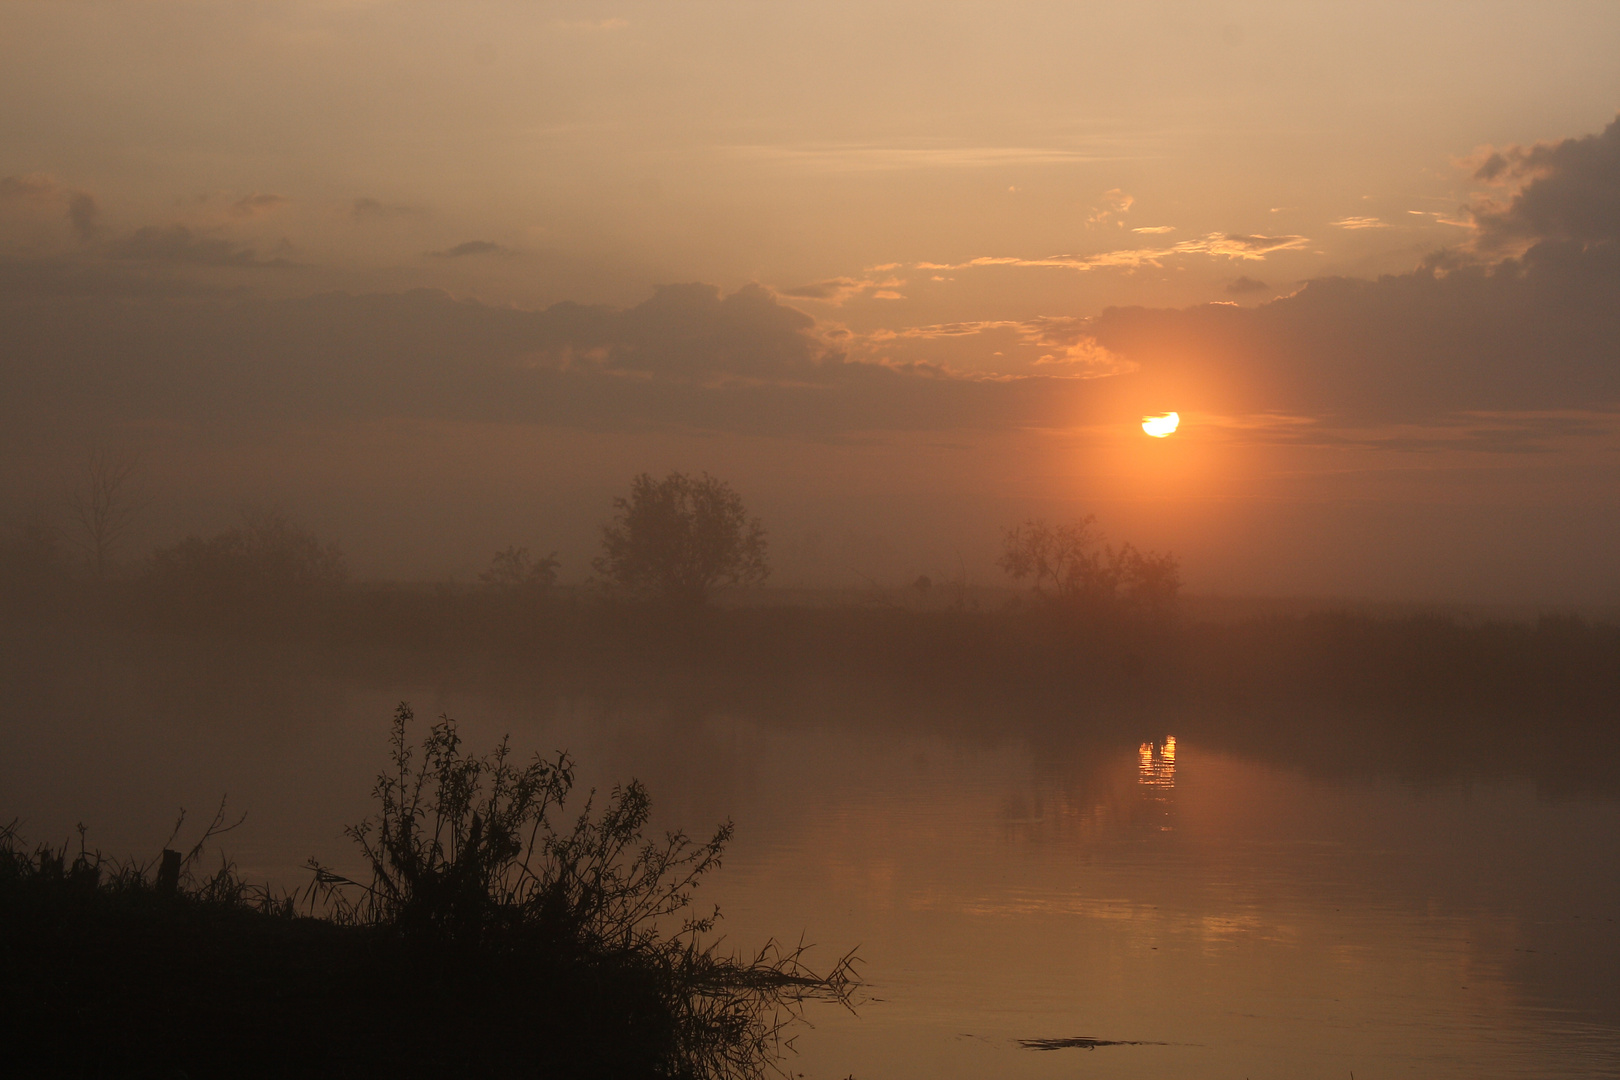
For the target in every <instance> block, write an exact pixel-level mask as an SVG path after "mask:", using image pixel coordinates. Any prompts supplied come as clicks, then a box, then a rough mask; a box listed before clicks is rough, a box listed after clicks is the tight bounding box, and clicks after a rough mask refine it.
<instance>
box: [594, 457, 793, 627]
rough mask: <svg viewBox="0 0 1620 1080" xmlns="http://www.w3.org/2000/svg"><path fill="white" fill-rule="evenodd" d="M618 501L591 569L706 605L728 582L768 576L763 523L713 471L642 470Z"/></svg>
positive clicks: (655, 593)
mask: <svg viewBox="0 0 1620 1080" xmlns="http://www.w3.org/2000/svg"><path fill="white" fill-rule="evenodd" d="M613 505H614V507H615V509H617V511H618V513H617V514H616V515H615V516H614V518H613V520H612V521H610V522H608V524H606V525H605V526H603V527H602V554H601V556H599V557H598V558H597V559H595V560H594V561H593V562H592V563H591V566H592V567H593V568H594V569H595V570H596V572H597V573H598V574H601V575H602V577H603V578H605V579H606V580H607V581H609V582H611V583H612V584H614V585H616V586H618V587H620V588H622V589H625V590H626V591H628V592H631V593H634V594H637V595H641V596H647V597H654V598H658V599H663V600H668V601H672V602H675V603H682V604H701V603H703V602H704V601H705V600H707V599H708V597H709V595H710V594H711V593H713V592H714V590H715V589H716V588H719V587H720V586H722V585H755V584H758V583H759V582H761V581H764V580H765V578H766V576H767V575H769V573H770V567H769V566H768V565H767V564H766V562H765V528H764V526H762V525H761V524H760V522H759V519H758V518H753V519H750V518H749V517H748V513H747V511H746V510H744V509H743V502H742V496H740V495H738V494H737V493H736V492H735V491H733V490H732V489H731V485H729V484H727V483H726V482H725V481H723V480H719V479H716V478H715V477H712V476H710V475H709V474H708V473H704V474H703V475H702V477H700V478H697V479H693V478H692V477H689V476H687V475H685V474H684V473H678V472H674V473H670V474H669V475H668V476H666V477H665V478H664V479H662V480H654V479H653V478H652V477H651V476H650V475H648V474H647V473H642V474H641V475H640V476H638V477H636V478H635V479H634V480H632V481H631V482H630V495H629V497H627V498H618V499H614V500H613Z"/></svg>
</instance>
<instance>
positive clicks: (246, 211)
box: [230, 191, 289, 218]
mask: <svg viewBox="0 0 1620 1080" xmlns="http://www.w3.org/2000/svg"><path fill="white" fill-rule="evenodd" d="M288 201H289V200H287V199H286V198H285V197H283V196H281V195H271V194H269V193H268V192H262V191H255V192H253V193H252V194H251V195H244V196H242V197H241V198H240V199H237V200H236V201H235V202H233V203H232V204H231V211H230V212H231V216H232V217H239V218H255V217H263V216H264V215H266V214H272V213H274V212H275V211H277V210H279V209H281V208H282V207H283V206H286V205H287V203H288Z"/></svg>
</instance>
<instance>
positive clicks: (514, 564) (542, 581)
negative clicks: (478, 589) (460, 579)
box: [478, 546, 562, 592]
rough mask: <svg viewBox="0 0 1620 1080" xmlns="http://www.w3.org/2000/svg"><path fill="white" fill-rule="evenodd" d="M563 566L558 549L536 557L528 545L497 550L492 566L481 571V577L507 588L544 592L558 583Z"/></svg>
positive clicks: (490, 584) (485, 582)
mask: <svg viewBox="0 0 1620 1080" xmlns="http://www.w3.org/2000/svg"><path fill="white" fill-rule="evenodd" d="M561 565H562V564H561V563H559V562H558V561H557V553H556V552H555V551H553V552H552V553H551V554H550V555H547V556H546V557H545V558H543V559H536V558H535V557H534V556H532V555H530V554H529V549H528V548H521V547H515V546H514V547H509V548H507V549H506V550H505V551H497V552H496V553H495V556H494V558H492V559H490V560H489V569H488V570H485V571H484V572H483V573H481V574H479V575H478V580H479V581H482V582H483V583H484V584H485V585H488V586H489V587H490V588H492V589H500V590H503V591H513V592H515V591H525V592H529V591H543V590H545V589H549V588H551V587H552V586H553V585H555V584H557V567H559V566H561Z"/></svg>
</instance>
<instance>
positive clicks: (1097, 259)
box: [914, 233, 1310, 271]
mask: <svg viewBox="0 0 1620 1080" xmlns="http://www.w3.org/2000/svg"><path fill="white" fill-rule="evenodd" d="M1308 243H1310V239H1309V238H1308V237H1304V236H1258V235H1245V234H1239V233H1209V234H1207V235H1205V236H1201V237H1199V238H1198V239H1196V240H1183V241H1182V242H1181V243H1179V244H1174V245H1172V246H1170V247H1163V248H1126V249H1123V250H1119V251H1105V252H1102V253H1100V254H1097V255H1048V256H1046V257H1044V258H1039V259H1028V258H1022V257H1019V256H1012V255H985V256H981V257H980V258H977V259H969V260H968V261H967V262H961V263H932V262H922V263H916V264H914V265H915V267H916V269H918V270H968V269H972V268H975V267H983V266H1021V267H1023V266H1027V267H1050V268H1053V269H1058V270H1080V271H1085V270H1096V269H1099V268H1105V267H1127V268H1128V267H1137V266H1158V265H1159V264H1160V263H1162V262H1163V261H1164V260H1165V259H1169V258H1172V257H1174V256H1177V255H1208V256H1211V257H1212V258H1222V259H1232V260H1250V261H1256V262H1258V261H1260V260H1263V259H1264V258H1265V257H1266V256H1267V255H1270V254H1273V253H1275V252H1278V251H1294V250H1297V249H1299V248H1303V247H1304V246H1305V245H1306V244H1308Z"/></svg>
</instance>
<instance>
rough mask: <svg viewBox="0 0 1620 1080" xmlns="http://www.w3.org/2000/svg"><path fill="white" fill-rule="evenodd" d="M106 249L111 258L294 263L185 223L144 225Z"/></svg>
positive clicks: (242, 264) (205, 263)
mask: <svg viewBox="0 0 1620 1080" xmlns="http://www.w3.org/2000/svg"><path fill="white" fill-rule="evenodd" d="M106 250H107V254H108V255H110V256H111V257H112V258H114V259H120V260H124V261H130V262H148V263H170V264H175V265H181V266H211V267H232V266H236V267H254V268H257V267H276V268H286V267H292V266H295V265H296V264H295V263H292V262H290V261H288V260H287V259H285V258H280V257H276V258H270V259H263V258H260V257H259V254H258V253H257V252H256V251H254V250H253V249H252V248H250V247H247V246H245V245H243V244H238V243H237V242H236V241H234V240H230V239H227V238H225V237H223V236H210V235H207V234H204V233H199V232H194V231H193V230H192V229H190V228H188V227H187V226H185V225H146V226H143V227H141V228H139V229H136V230H135V231H134V232H132V233H130V234H129V235H128V236H124V237H121V238H119V239H117V240H113V241H110V242H109V243H108V244H107V249H106Z"/></svg>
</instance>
